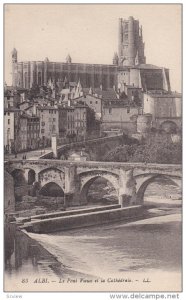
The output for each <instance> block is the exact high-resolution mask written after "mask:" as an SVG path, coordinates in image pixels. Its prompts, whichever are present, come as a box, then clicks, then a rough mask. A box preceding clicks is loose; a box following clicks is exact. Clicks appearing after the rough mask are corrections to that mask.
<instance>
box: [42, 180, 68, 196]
mask: <svg viewBox="0 0 186 300" xmlns="http://www.w3.org/2000/svg"><path fill="white" fill-rule="evenodd" d="M39 195H42V196H47V197H64V191H63V189H62V188H61V187H60V186H59V185H58V184H57V183H55V182H49V183H46V184H45V185H44V186H43V187H42V188H41V189H40V191H39Z"/></svg>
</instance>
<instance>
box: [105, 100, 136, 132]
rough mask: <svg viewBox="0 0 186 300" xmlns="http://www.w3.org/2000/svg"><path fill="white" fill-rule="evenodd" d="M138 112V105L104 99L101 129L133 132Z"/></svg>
mask: <svg viewBox="0 0 186 300" xmlns="http://www.w3.org/2000/svg"><path fill="white" fill-rule="evenodd" d="M140 112H141V110H140V108H139V107H137V106H136V107H135V106H129V105H126V104H125V102H124V101H122V100H115V101H110V102H108V101H105V102H104V103H103V114H102V124H101V130H102V131H104V132H107V131H113V132H114V131H118V130H121V131H122V132H123V131H124V132H125V133H135V132H136V119H137V116H138V114H139V113H140Z"/></svg>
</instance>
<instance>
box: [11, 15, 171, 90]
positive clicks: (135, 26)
mask: <svg viewBox="0 0 186 300" xmlns="http://www.w3.org/2000/svg"><path fill="white" fill-rule="evenodd" d="M65 78H67V80H68V81H69V82H76V83H77V82H78V81H80V82H81V85H82V87H83V88H90V87H91V88H98V87H100V86H101V87H102V89H103V90H107V89H109V88H113V87H114V88H116V89H119V90H120V91H123V90H124V88H125V85H132V86H135V87H136V88H141V89H142V90H143V91H148V90H155V89H159V90H166V91H170V82H169V70H168V69H165V68H161V67H156V66H153V65H149V64H146V57H145V55H144V42H143V33H142V26H140V25H139V21H138V20H135V19H134V18H133V17H129V19H128V20H125V19H121V18H120V19H119V41H118V54H117V53H115V54H114V57H113V61H112V64H109V65H106V64H82V63H73V62H72V58H71V57H70V55H68V56H67V58H66V62H50V61H49V59H48V58H45V60H44V61H26V62H19V61H18V53H17V50H16V49H15V48H14V49H13V51H12V85H13V86H14V87H20V88H26V89H29V88H31V87H32V86H33V85H38V86H46V85H47V84H48V82H49V80H52V81H53V82H59V81H60V82H61V81H64V79H65Z"/></svg>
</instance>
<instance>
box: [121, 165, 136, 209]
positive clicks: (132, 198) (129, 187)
mask: <svg viewBox="0 0 186 300" xmlns="http://www.w3.org/2000/svg"><path fill="white" fill-rule="evenodd" d="M119 204H120V205H121V207H125V206H130V205H135V204H136V181H135V179H134V177H133V169H130V170H124V169H120V176H119Z"/></svg>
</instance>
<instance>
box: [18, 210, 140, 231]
mask: <svg viewBox="0 0 186 300" xmlns="http://www.w3.org/2000/svg"><path fill="white" fill-rule="evenodd" d="M143 213H144V208H143V206H141V205H136V206H130V207H125V208H121V207H120V206H119V205H112V206H106V207H97V208H89V209H81V210H76V211H75V210H74V211H67V212H60V213H56V214H55V213H54V214H47V215H41V216H35V217H31V219H29V220H28V222H25V223H24V225H22V226H21V228H22V229H26V230H27V231H30V232H35V233H49V232H56V231H63V230H69V229H76V228H83V227H88V226H93V225H102V224H108V223H112V222H117V221H128V220H130V219H134V218H136V217H139V216H142V215H143Z"/></svg>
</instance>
